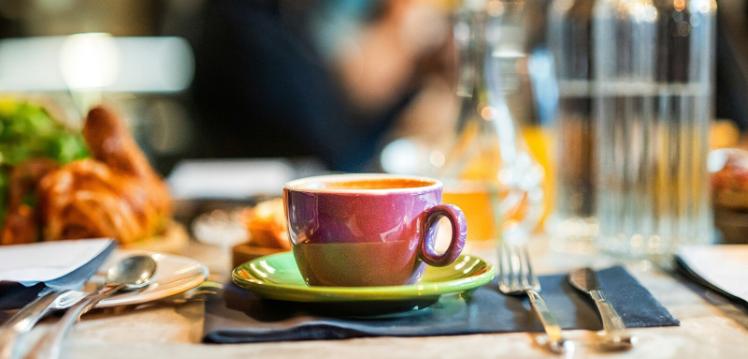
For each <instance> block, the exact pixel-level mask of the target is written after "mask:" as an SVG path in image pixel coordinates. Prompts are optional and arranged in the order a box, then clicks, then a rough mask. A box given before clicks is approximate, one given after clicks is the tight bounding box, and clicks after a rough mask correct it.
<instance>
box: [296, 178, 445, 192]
mask: <svg viewBox="0 0 748 359" xmlns="http://www.w3.org/2000/svg"><path fill="white" fill-rule="evenodd" d="M433 185H434V182H430V181H426V180H419V179H411V178H376V179H371V178H362V179H355V180H345V181H336V180H329V181H312V182H309V183H305V184H303V185H300V186H298V187H297V189H301V190H303V189H317V190H336V189H346V190H356V189H361V190H370V189H401V188H418V187H428V186H433Z"/></svg>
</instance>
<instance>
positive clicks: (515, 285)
mask: <svg viewBox="0 0 748 359" xmlns="http://www.w3.org/2000/svg"><path fill="white" fill-rule="evenodd" d="M507 248H508V252H509V259H510V263H511V268H512V290H515V291H518V290H521V283H520V270H521V268H520V266H521V264H520V262H519V257H518V256H517V250H516V248H515V247H514V246H513V245H511V244H509V245H507Z"/></svg>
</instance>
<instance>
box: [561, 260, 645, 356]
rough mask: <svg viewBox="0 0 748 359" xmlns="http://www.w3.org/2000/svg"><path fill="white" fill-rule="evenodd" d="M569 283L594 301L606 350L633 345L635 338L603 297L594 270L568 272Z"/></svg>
mask: <svg viewBox="0 0 748 359" xmlns="http://www.w3.org/2000/svg"><path fill="white" fill-rule="evenodd" d="M569 283H571V285H572V287H574V288H576V289H578V290H579V291H581V292H584V293H586V294H588V295H589V296H590V297H592V300H594V301H595V305H596V306H597V311H598V312H599V314H600V318H601V319H602V322H603V335H602V342H601V343H600V344H601V345H602V346H603V347H604V348H605V349H608V350H629V349H631V348H632V347H633V346H634V343H635V339H636V338H634V337H632V336H631V335H629V334H628V332H627V331H626V325H624V324H623V319H621V316H620V315H618V312H616V310H615V308H613V306H612V305H610V302H608V301H607V299H605V296H604V295H603V292H602V291H601V290H600V286H599V285H598V282H597V278H596V276H595V271H593V270H592V269H590V268H581V269H576V270H574V271H572V272H571V273H569Z"/></svg>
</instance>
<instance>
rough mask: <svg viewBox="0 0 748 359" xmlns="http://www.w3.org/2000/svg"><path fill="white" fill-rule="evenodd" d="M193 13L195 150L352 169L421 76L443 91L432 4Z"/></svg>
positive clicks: (243, 3) (290, 1)
mask: <svg viewBox="0 0 748 359" xmlns="http://www.w3.org/2000/svg"><path fill="white" fill-rule="evenodd" d="M202 17H203V19H202V20H203V22H202V24H201V25H202V26H201V27H200V28H201V30H200V31H198V34H197V35H198V36H197V37H196V38H195V39H194V41H193V43H194V45H195V53H196V66H195V68H196V73H195V79H194V82H193V87H194V88H193V95H194V99H195V103H196V106H197V107H198V108H197V109H198V113H199V119H200V121H199V126H198V128H197V129H198V135H199V136H201V137H202V138H203V139H204V140H205V141H204V142H203V143H202V145H201V147H202V148H203V151H202V152H201V154H202V155H205V156H222V157H226V156H231V157H258V156H292V157H293V156H307V155H311V156H315V157H318V158H320V159H321V160H322V161H323V162H324V163H325V164H327V165H328V166H329V167H330V168H331V169H334V170H341V171H356V170H362V169H364V168H365V167H366V166H367V164H370V163H371V159H372V158H373V156H374V155H375V154H376V152H377V149H378V147H379V146H381V145H382V141H383V139H384V138H385V136H386V135H387V133H388V132H391V131H392V130H393V129H394V128H396V125H397V121H398V118H400V117H402V116H403V114H405V113H407V112H409V111H411V109H410V107H412V104H413V103H414V102H418V101H414V99H416V98H418V97H419V95H418V94H419V93H420V92H422V89H423V88H424V87H426V86H429V84H430V83H433V81H431V80H430V79H433V78H440V79H441V80H440V81H438V82H439V83H440V84H442V85H441V87H442V88H447V89H448V88H449V86H448V85H446V86H445V85H444V84H447V83H451V78H452V77H453V73H454V71H453V69H454V58H453V56H454V55H453V51H452V49H451V34H450V31H451V30H450V27H449V21H448V17H447V16H446V11H444V8H443V7H440V6H438V5H435V2H432V1H426V0H384V1H375V0H265V1H262V0H214V1H207V2H206V3H205V8H204V11H203V12H202ZM446 93H448V94H449V96H451V93H452V92H451V89H448V90H447V91H446ZM427 125H428V123H427ZM428 126H431V125H428ZM435 126H441V125H439V124H436V125H435Z"/></svg>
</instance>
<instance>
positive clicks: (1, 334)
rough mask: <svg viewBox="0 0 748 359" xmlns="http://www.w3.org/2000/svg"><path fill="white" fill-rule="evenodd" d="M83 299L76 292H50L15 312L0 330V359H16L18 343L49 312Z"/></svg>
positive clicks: (18, 352) (81, 295)
mask: <svg viewBox="0 0 748 359" xmlns="http://www.w3.org/2000/svg"><path fill="white" fill-rule="evenodd" d="M83 297H84V293H83V292H80V291H77V290H50V291H49V292H48V293H46V294H44V295H42V296H40V297H38V298H37V299H35V300H34V301H33V302H31V303H29V304H28V305H26V306H25V307H23V308H21V309H20V310H19V311H18V312H16V313H15V314H14V315H13V316H12V317H11V318H10V319H8V321H7V322H5V324H3V326H2V327H1V328H0V359H12V358H18V357H19V356H20V355H21V353H20V351H19V343H20V341H21V340H22V339H23V337H24V335H26V334H27V333H28V332H29V331H31V329H32V328H33V327H34V325H36V323H37V322H38V321H39V320H41V319H42V318H44V316H45V315H47V313H49V312H50V311H51V310H59V309H66V308H69V307H71V306H72V305H73V304H75V303H77V302H78V301H79V300H81V298H83Z"/></svg>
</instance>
